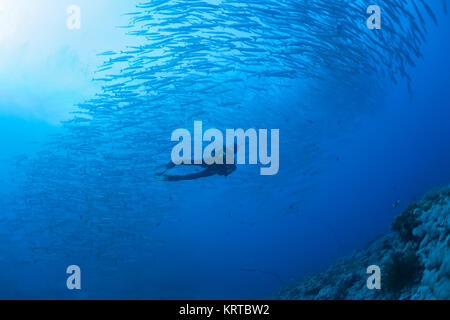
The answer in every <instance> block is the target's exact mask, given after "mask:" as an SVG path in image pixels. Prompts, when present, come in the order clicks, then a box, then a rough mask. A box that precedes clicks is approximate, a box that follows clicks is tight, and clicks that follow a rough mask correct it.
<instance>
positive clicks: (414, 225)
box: [276, 186, 450, 300]
mask: <svg viewBox="0 0 450 320" xmlns="http://www.w3.org/2000/svg"><path fill="white" fill-rule="evenodd" d="M370 265H377V266H379V267H380V270H381V289H380V290H369V289H368V288H367V285H366V281H367V279H368V277H369V276H370V275H369V274H367V273H366V268H367V267H368V266H370ZM276 298H277V299H308V300H312V299H314V300H315V299H326V300H341V299H353V300H354V299H377V300H378V299H401V300H406V299H412V300H418V299H426V300H432V299H433V300H434V299H445V300H447V299H450V186H449V187H444V188H436V189H433V190H432V191H430V192H428V193H427V194H426V195H425V196H424V197H423V199H422V200H420V201H418V202H417V203H414V204H411V205H409V206H408V208H407V209H406V210H405V211H404V212H403V213H402V214H401V215H399V216H398V217H397V218H396V219H395V220H394V222H393V224H392V233H389V234H387V235H384V236H382V237H379V238H378V239H376V240H374V241H372V242H371V243H370V244H369V245H368V246H367V248H365V249H364V250H361V251H358V252H356V253H354V254H353V255H351V256H348V257H344V258H341V259H340V260H338V261H337V262H336V263H334V264H333V265H332V266H331V267H330V268H329V269H328V270H327V271H326V272H324V273H321V274H315V275H312V276H308V277H306V278H304V279H301V280H300V281H298V282H297V283H296V284H295V285H293V286H291V287H288V288H285V289H283V290H281V291H280V292H278V293H277V294H276Z"/></svg>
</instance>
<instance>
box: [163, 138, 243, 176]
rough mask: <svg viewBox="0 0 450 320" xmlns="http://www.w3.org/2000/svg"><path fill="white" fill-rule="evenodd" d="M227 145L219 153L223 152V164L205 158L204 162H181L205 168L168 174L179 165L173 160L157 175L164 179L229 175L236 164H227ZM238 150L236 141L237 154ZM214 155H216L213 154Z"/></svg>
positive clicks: (235, 149)
mask: <svg viewBox="0 0 450 320" xmlns="http://www.w3.org/2000/svg"><path fill="white" fill-rule="evenodd" d="M225 150H227V149H226V147H224V148H222V149H221V150H220V151H218V152H219V153H220V152H222V157H223V158H222V160H223V161H222V162H223V164H218V163H215V162H214V163H213V164H206V163H205V160H203V161H202V164H180V165H184V166H198V167H201V168H203V169H204V170H203V171H200V172H196V173H191V174H186V175H171V174H167V173H166V172H167V171H169V170H170V169H173V168H175V167H177V165H176V164H174V163H173V162H169V163H168V164H166V165H164V166H163V171H161V172H158V173H156V176H158V177H161V178H162V180H163V181H186V180H196V179H200V178H206V177H211V176H214V175H219V176H225V177H226V176H228V175H230V174H231V173H233V172H234V171H235V170H236V165H235V164H234V163H233V164H227V163H226V151H225ZM237 151H238V146H237V144H236V143H235V144H234V154H236V153H237ZM213 157H214V155H213Z"/></svg>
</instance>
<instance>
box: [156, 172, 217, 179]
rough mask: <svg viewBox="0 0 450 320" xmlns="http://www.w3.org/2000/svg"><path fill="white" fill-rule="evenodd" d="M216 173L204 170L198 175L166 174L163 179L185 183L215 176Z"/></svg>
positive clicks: (197, 173)
mask: <svg viewBox="0 0 450 320" xmlns="http://www.w3.org/2000/svg"><path fill="white" fill-rule="evenodd" d="M215 174H216V172H214V171H211V170H203V171H200V172H196V173H191V174H186V175H183V176H181V175H170V174H165V175H164V176H163V177H164V179H165V180H166V181H185V180H195V179H200V178H206V177H210V176H213V175H215Z"/></svg>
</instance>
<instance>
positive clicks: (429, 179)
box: [0, 0, 450, 299]
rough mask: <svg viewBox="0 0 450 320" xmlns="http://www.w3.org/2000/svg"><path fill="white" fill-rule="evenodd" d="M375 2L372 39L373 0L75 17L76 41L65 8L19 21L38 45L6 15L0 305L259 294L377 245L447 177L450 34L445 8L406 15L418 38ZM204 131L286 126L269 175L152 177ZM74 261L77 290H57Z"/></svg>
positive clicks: (185, 4)
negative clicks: (192, 135)
mask: <svg viewBox="0 0 450 320" xmlns="http://www.w3.org/2000/svg"><path fill="white" fill-rule="evenodd" d="M379 2H380V4H383V5H384V6H381V7H382V9H383V10H384V11H383V17H385V20H382V21H385V24H383V25H382V29H381V30H368V29H367V27H366V24H365V22H366V19H367V15H366V12H365V8H366V7H367V6H368V4H366V3H365V1H356V2H354V4H353V5H351V4H350V2H349V1H342V2H341V3H339V1H309V2H308V1H293V0H292V1H291V0H289V1H288V0H285V1H269V0H266V1H263V2H256V1H255V2H250V4H248V5H243V4H240V5H239V4H236V3H234V2H232V1H151V2H141V3H140V2H133V3H131V4H127V5H124V4H120V2H119V1H111V2H109V3H108V4H107V3H105V2H99V3H98V4H96V5H91V6H89V5H88V2H87V1H80V4H79V5H80V8H81V10H82V11H81V12H82V25H81V29H80V30H68V29H67V28H66V26H65V20H66V18H67V14H66V11H65V8H66V3H59V4H57V5H56V4H54V3H53V2H52V1H48V3H46V5H45V6H43V7H44V8H45V9H46V10H43V11H42V12H39V13H38V12H34V13H33V12H31V13H29V14H30V15H31V16H33V17H34V16H38V17H40V18H36V19H37V20H36V22H34V23H36V25H39V26H42V25H44V26H46V27H45V28H44V27H42V29H37V30H39V31H36V38H37V40H32V39H31V38H32V36H31V35H30V34H28V33H27V32H28V31H26V30H29V28H31V27H30V26H28V29H27V28H26V27H23V28H20V23H19V22H20V21H21V20H20V17H21V14H22V10H21V9H24V7H22V8H20V7H19V8H16V7H14V4H13V3H12V2H11V3H9V4H10V7H8V8H9V9H11V10H13V11H12V12H15V15H13V19H14V21H16V22H17V24H18V27H16V29H15V31H14V32H13V31H10V32H9V35H8V33H5V36H4V39H6V40H7V41H5V40H0V48H2V51H3V53H2V55H1V57H2V60H3V62H2V64H1V66H2V71H1V72H0V84H2V89H0V146H1V148H2V149H1V152H0V207H1V216H0V221H1V224H0V239H1V241H0V297H1V298H6V299H10V298H26V299H28V298H38V299H47V298H57V299H98V298H106V299H231V298H232V299H254V298H270V297H271V295H272V294H273V293H274V292H275V291H277V290H278V289H280V288H281V287H284V286H286V285H289V284H291V283H293V282H294V281H295V280H296V279H298V278H299V277H301V276H304V275H308V274H311V273H314V272H320V271H323V270H324V269H325V268H326V267H327V266H328V265H329V264H330V263H331V262H332V261H334V259H336V258H338V257H341V256H343V255H345V254H348V253H350V252H352V251H353V250H355V249H357V248H361V247H363V246H364V245H365V244H366V243H367V242H368V241H370V240H372V239H374V238H375V237H376V236H378V235H379V234H382V233H386V232H388V231H389V226H390V223H391V222H392V219H393V217H394V216H396V215H398V214H400V213H401V211H402V209H404V208H405V207H406V206H407V205H408V204H409V203H410V202H412V201H414V200H416V199H418V198H419V197H421V195H422V194H423V193H425V192H426V191H428V190H429V189H431V188H433V187H435V186H441V185H448V183H449V180H450V166H449V165H448V164H449V163H450V148H449V146H450V125H449V119H450V108H449V106H450V92H449V91H448V83H449V80H450V79H449V77H450V64H449V62H448V54H447V53H448V51H449V49H450V43H449V42H450V34H449V32H450V21H449V19H448V16H446V15H445V14H444V12H443V10H442V7H441V4H440V3H439V2H440V1H436V3H434V2H433V3H432V7H433V10H434V12H435V15H436V19H437V21H438V24H437V25H435V24H434V23H433V17H434V15H429V14H427V13H428V12H427V11H428V10H427V8H426V7H423V6H420V7H419V8H418V9H417V10H419V12H421V14H418V13H417V11H415V10H416V9H414V7H413V6H408V7H407V8H406V11H408V10H409V11H408V12H411V13H412V14H413V15H414V16H415V17H416V18H415V20H414V21H415V23H416V25H417V26H418V27H416V28H414V24H413V23H411V21H408V20H407V19H408V17H406V18H405V16H400V17H398V18H397V17H396V14H398V12H399V11H400V9H399V8H401V4H400V3H401V2H400V1H398V2H397V1H379ZM412 2H415V3H416V4H417V5H418V6H419V5H420V4H421V1H412ZM412 2H411V3H412ZM6 3H8V2H6ZM17 3H21V2H20V1H19V2H17ZM408 3H410V1H409V2H408ZM67 5H69V3H67ZM17 12H18V13H17ZM55 12H56V13H57V14H54V13H55ZM127 12H128V13H129V12H131V13H134V14H132V15H123V14H125V13H127ZM58 14H60V17H59V15H58ZM384 14H386V16H384ZM51 16H56V17H57V18H55V20H54V21H53V20H52V19H48V21H46V17H51ZM130 19H131V20H130ZM404 19H406V20H404ZM422 19H423V20H424V21H423V22H424V23H426V27H425V26H424V25H422V24H421V23H422ZM128 21H130V22H128ZM400 21H401V22H402V23H404V24H402V27H400V25H399V23H400ZM405 21H406V22H405ZM53 23H54V25H53ZM128 23H130V24H129V25H128ZM59 24H61V27H58V28H54V26H58V25H59ZM31 25H32V26H33V24H31ZM120 25H121V26H125V27H124V28H117V27H116V26H120ZM383 26H385V27H383ZM22 29H23V30H22ZM425 29H426V30H427V32H426V33H425V31H423V30H425ZM8 30H9V29H8ZM24 30H25V31H24ZM95 30H97V31H95ZM99 30H100V31H99ZM374 32H378V33H379V34H381V36H380V37H379V38H378V37H377V36H373V33H374ZM419 32H424V35H423V37H426V41H422V40H420V39H421V37H420V36H418V34H419ZM21 33H23V34H25V35H22V37H23V39H22V40H20V41H19V40H17V39H16V40H13V39H15V38H16V37H17V38H19V37H20V36H21ZM127 33H129V34H128V35H127ZM0 35H1V31H0ZM6 35H8V37H9V38H7V37H6ZM52 35H53V36H54V40H52V41H50V40H48V38H49V37H51V36H52ZM372 37H374V38H372ZM0 39H3V37H0ZM406 43H410V44H411V45H410V46H407V45H406ZM418 49H420V52H421V55H422V56H423V58H420V57H416V56H415V55H414V54H413V53H414V52H415V51H416V50H418ZM110 51H112V53H109V52H110ZM102 53H103V54H102ZM400 53H401V54H400ZM383 57H385V59H386V60H385V61H383ZM410 59H411V60H414V63H413V64H414V66H412V65H409V64H408V63H406V61H408V60H410ZM5 61H6V62H5ZM377 62H378V63H377ZM99 70H103V71H99ZM403 73H407V75H408V76H407V77H402V74H403ZM392 77H395V78H396V81H395V82H394V81H392V79H391V78H392ZM408 77H409V78H410V82H408V80H407V78H408ZM93 79H94V80H93ZM408 86H409V90H408ZM77 111H79V112H81V113H79V114H77V116H78V118H75V120H70V119H72V118H73V114H71V113H70V112H77ZM195 120H199V121H200V120H201V121H203V124H204V127H205V129H206V128H217V129H219V130H225V129H227V128H243V129H248V128H267V129H275V128H276V129H279V130H280V170H279V173H278V174H277V175H274V176H261V175H260V174H259V166H250V165H238V167H237V170H236V171H235V172H233V173H232V174H231V175H229V176H227V177H223V176H213V177H209V178H204V179H199V180H194V181H181V182H167V181H160V180H159V179H156V178H155V172H156V168H157V167H158V166H161V165H164V164H166V163H167V162H168V161H170V153H171V150H172V147H173V145H174V143H172V142H171V141H170V136H171V133H172V131H173V130H175V129H177V128H186V129H188V130H190V131H192V130H193V125H194V121H195ZM395 201H399V206H398V207H396V208H394V207H393V205H392V204H393V203H394V202H395ZM69 265H78V266H80V268H81V270H82V290H74V291H70V290H67V287H66V279H67V277H68V275H67V274H66V268H67V266H69ZM365 267H366V266H362V268H365Z"/></svg>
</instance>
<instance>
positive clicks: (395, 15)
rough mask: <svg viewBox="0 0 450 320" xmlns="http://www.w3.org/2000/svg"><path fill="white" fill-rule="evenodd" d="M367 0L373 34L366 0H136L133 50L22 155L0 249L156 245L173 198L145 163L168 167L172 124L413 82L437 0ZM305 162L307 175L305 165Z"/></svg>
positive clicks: (258, 116)
mask: <svg viewBox="0 0 450 320" xmlns="http://www.w3.org/2000/svg"><path fill="white" fill-rule="evenodd" d="M377 4H378V5H379V6H380V7H381V8H382V10H383V15H382V30H369V29H368V28H367V26H366V19H367V17H368V16H367V14H366V9H367V7H368V6H369V5H370V3H368V2H367V1H361V0H334V1H329V0H248V1H242V2H239V1H235V0H152V1H147V2H142V3H140V4H139V5H137V9H136V12H133V13H129V16H130V24H129V25H127V26H122V27H120V28H122V29H123V30H124V31H125V32H128V33H129V34H130V36H131V37H130V39H131V38H132V39H133V45H129V46H127V47H124V48H121V49H120V50H117V51H108V52H103V53H100V54H99V55H101V56H102V57H104V59H105V60H104V64H103V65H101V66H100V67H99V68H98V71H97V72H96V74H95V78H94V79H93V81H95V83H101V85H102V91H101V92H99V93H98V94H97V95H96V97H95V98H93V99H91V100H89V101H86V102H84V103H80V104H79V105H78V106H77V107H78V110H77V111H76V112H75V116H74V117H73V119H71V120H70V121H67V122H66V123H65V131H64V133H61V134H58V135H55V136H54V137H53V138H52V141H51V142H50V143H48V145H47V146H46V147H45V149H44V150H43V151H41V152H40V153H38V154H37V155H36V157H34V158H33V159H29V160H23V161H22V160H21V161H20V165H19V166H18V171H19V172H22V173H23V175H22V176H20V175H19V174H17V177H16V180H17V185H18V186H17V189H16V190H15V195H7V196H5V197H6V198H5V197H2V205H3V207H4V208H7V209H6V210H7V214H6V215H5V216H4V217H2V223H3V225H4V226H5V228H6V230H7V232H8V233H9V234H14V236H13V237H11V236H10V235H2V238H5V241H3V242H2V244H1V246H2V248H1V250H2V251H3V252H4V253H5V254H2V256H3V257H5V256H8V257H9V258H10V257H11V256H14V252H16V251H18V250H17V248H18V247H22V252H23V250H25V249H26V250H29V251H30V257H31V258H30V259H31V261H29V262H37V261H34V260H33V259H34V258H32V257H34V256H39V257H42V256H43V255H44V254H47V255H48V256H49V257H51V256H54V257H56V256H60V255H70V254H73V252H71V251H70V248H68V247H67V243H76V244H77V245H75V246H74V250H75V249H76V250H80V248H83V247H84V248H88V249H86V252H85V254H86V255H87V256H92V255H94V254H95V255H97V258H98V259H100V260H102V261H103V260H108V259H110V260H111V261H112V264H114V263H117V259H119V257H117V256H114V254H112V253H113V252H115V250H116V249H117V248H121V247H123V248H126V250H124V251H125V252H127V251H129V250H130V248H132V249H133V248H134V249H136V246H138V245H143V244H144V245H148V246H151V245H153V244H154V242H155V241H156V240H154V239H152V235H151V231H152V230H153V229H154V228H156V227H157V226H158V225H159V223H160V219H161V218H162V215H164V210H165V207H166V206H169V205H170V202H169V201H168V197H167V196H160V194H167V190H169V188H170V186H167V185H165V184H162V183H157V182H155V181H154V179H153V176H154V169H155V167H156V166H157V165H161V164H164V163H166V162H167V161H168V159H169V158H168V155H169V154H170V145H171V144H170V134H171V132H172V131H173V130H174V129H176V128H179V127H186V128H189V127H191V126H192V123H193V121H194V120H196V119H197V120H198V119H200V120H203V121H205V122H207V121H209V122H210V123H213V124H214V126H216V127H220V125H229V126H231V127H236V128H239V127H240V126H241V125H242V123H243V124H244V125H245V124H247V125H246V126H247V127H249V125H248V123H250V124H253V123H265V124H266V123H268V126H270V122H268V121H266V122H264V121H265V119H269V120H270V118H272V117H274V118H275V117H276V116H277V112H278V111H279V110H278V111H277V110H276V109H275V110H274V109H271V108H270V107H269V106H267V107H266V106H260V105H259V104H256V105H255V103H252V101H265V100H267V101H276V99H277V95H279V94H280V92H281V91H283V90H284V91H283V92H286V91H289V88H290V87H292V88H295V85H294V84H295V83H297V82H301V83H306V84H307V85H308V86H309V87H310V88H311V89H314V90H318V91H320V90H322V91H327V90H328V89H329V88H334V90H336V91H337V92H339V90H346V89H348V88H352V87H354V86H356V85H357V84H358V83H361V82H365V81H368V82H370V81H372V80H379V79H389V80H390V81H393V82H397V81H399V80H400V79H402V78H403V79H404V81H405V82H406V83H407V84H409V83H410V81H411V79H409V75H408V68H410V67H411V66H414V64H415V61H417V59H418V58H422V54H421V46H422V45H423V43H424V42H425V41H426V34H427V23H426V22H429V21H432V22H434V23H437V17H436V15H435V13H433V12H436V11H437V10H444V11H445V12H447V2H446V0H442V1H441V2H438V1H433V2H432V4H431V2H428V3H427V2H425V1H424V0H378V1H377ZM134 43H135V45H134ZM318 88H319V89H318ZM324 94H325V93H324ZM300 109H301V104H299V114H298V117H297V118H299V119H301V117H302V115H304V113H302V110H300ZM249 121H250V122H249ZM252 121H253V122H252ZM258 121H260V122H258ZM291 121H294V122H295V121H296V117H294V116H293V117H292V119H291ZM299 127H300V124H299ZM244 128H245V127H244ZM306 130H307V129H305V130H303V131H302V135H301V136H300V137H302V138H300V137H297V136H294V137H291V139H293V140H295V139H303V140H301V142H298V144H299V146H300V147H299V148H303V149H305V150H307V149H308V148H309V149H313V145H314V143H315V141H314V139H315V137H316V133H317V132H316V131H314V130H313V129H310V130H311V131H310V132H307V131H306ZM313 137H314V138H313ZM307 165H308V163H307V161H305V165H304V168H303V170H305V171H307V170H311V169H310V168H307V167H308V166H307ZM236 187H237V186H236ZM240 187H242V188H244V187H243V186H240ZM163 198H164V199H163ZM6 238H7V239H6ZM15 239H29V241H27V242H23V240H21V243H20V244H19V243H15ZM37 239H38V240H37ZM116 251H117V250H116ZM78 254H80V253H79V252H78ZM122 258H123V257H122Z"/></svg>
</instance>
